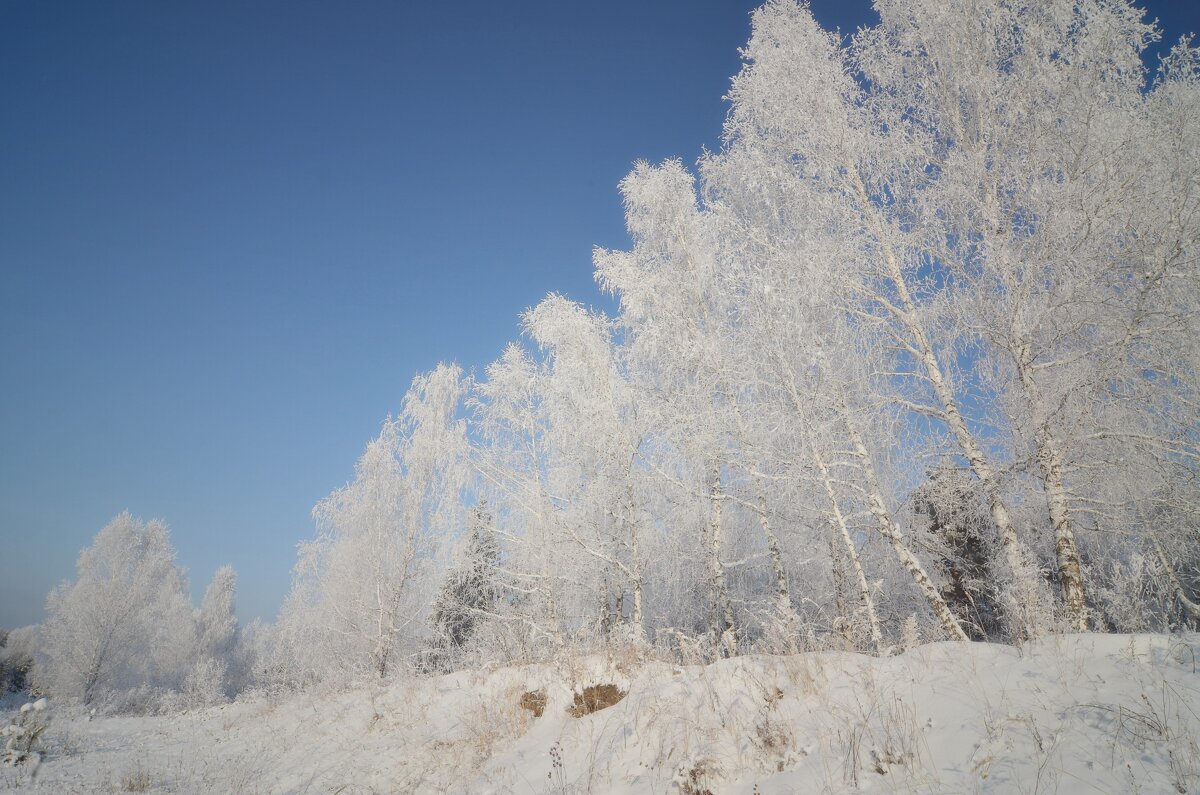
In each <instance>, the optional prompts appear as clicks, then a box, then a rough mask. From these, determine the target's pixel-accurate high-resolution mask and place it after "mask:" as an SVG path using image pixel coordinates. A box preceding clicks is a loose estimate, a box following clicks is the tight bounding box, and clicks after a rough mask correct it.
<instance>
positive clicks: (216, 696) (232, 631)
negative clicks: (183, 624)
mask: <svg viewBox="0 0 1200 795" xmlns="http://www.w3.org/2000/svg"><path fill="white" fill-rule="evenodd" d="M236 593H237V574H236V573H234V571H233V567H232V566H222V567H221V568H219V569H217V571H216V573H215V574H214V575H213V579H212V582H211V583H209V586H208V588H207V589H206V590H205V592H204V600H203V601H202V602H201V604H200V608H199V610H197V611H196V615H195V622H196V651H195V657H194V662H193V664H192V669H191V670H190V671H189V672H188V675H187V677H186V678H185V680H184V693H185V695H187V696H188V697H189V699H190V701H191V703H192V704H193V705H196V706H200V705H206V704H211V703H215V702H217V701H220V700H221V699H222V698H224V697H227V696H230V695H233V694H234V690H233V687H232V683H231V681H230V676H229V674H230V668H231V667H232V666H234V665H236V664H237V660H236V659H235V652H236V649H237V643H238V621H237V616H236V615H235V612H234V607H235V606H234V599H235V596H236Z"/></svg>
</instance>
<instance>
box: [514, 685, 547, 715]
mask: <svg viewBox="0 0 1200 795" xmlns="http://www.w3.org/2000/svg"><path fill="white" fill-rule="evenodd" d="M517 703H518V705H519V706H520V707H521V709H527V710H529V711H530V712H532V713H533V717H535V718H540V717H542V713H543V712H545V711H546V691H545V690H526V691H525V692H524V693H522V694H521V700H520V701H519V702H517Z"/></svg>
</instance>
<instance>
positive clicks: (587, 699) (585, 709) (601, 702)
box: [567, 685, 625, 718]
mask: <svg viewBox="0 0 1200 795" xmlns="http://www.w3.org/2000/svg"><path fill="white" fill-rule="evenodd" d="M623 698H625V691H624V690H622V689H620V688H619V687H617V686H616V685H589V686H588V687H585V688H584V689H583V692H582V693H576V694H575V706H573V707H571V708H570V709H568V710H567V712H568V713H569V714H570V715H571V717H572V718H582V717H583V716H584V715H591V714H592V713H593V712H599V711H600V710H602V709H607V708H608V707H611V706H612V705H613V704H616V703H617V702H618V701H620V700H621V699H623Z"/></svg>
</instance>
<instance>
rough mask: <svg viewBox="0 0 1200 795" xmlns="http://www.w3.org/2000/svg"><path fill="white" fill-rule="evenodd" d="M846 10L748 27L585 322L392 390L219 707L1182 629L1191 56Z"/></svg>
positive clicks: (649, 174)
mask: <svg viewBox="0 0 1200 795" xmlns="http://www.w3.org/2000/svg"><path fill="white" fill-rule="evenodd" d="M877 8H878V11H879V13H880V16H881V21H880V23H879V24H878V25H876V26H875V27H871V28H864V29H862V30H860V31H859V32H858V33H857V34H856V35H854V36H853V37H851V38H848V39H842V38H840V37H839V36H837V35H835V34H833V33H830V32H828V31H824V30H822V29H821V28H820V27H819V25H818V24H817V23H816V22H815V21H814V20H813V18H812V16H811V14H810V12H809V10H808V8H807V7H806V6H805V5H803V4H797V3H794V2H790V0H786V1H780V2H770V3H768V4H767V5H766V6H764V7H763V8H761V9H760V10H759V11H757V12H756V13H755V15H754V24H753V36H752V38H751V40H750V42H749V44H748V46H747V47H746V49H745V50H744V57H745V61H746V63H745V66H744V68H743V69H742V71H741V73H740V74H739V75H738V76H737V77H736V78H734V80H733V83H732V88H731V90H730V92H729V96H728V100H729V102H730V110H729V115H728V118H727V121H726V125H725V133H724V141H723V145H722V147H721V149H720V151H719V152H715V153H709V154H706V155H705V156H704V157H703V158H702V159H701V160H700V162H699V164H698V168H697V171H696V173H695V174H693V173H691V172H689V171H688V170H687V169H686V168H685V167H684V166H683V165H682V164H680V163H679V162H675V161H670V162H667V163H664V164H662V165H659V166H651V165H647V164H644V163H643V164H638V165H637V167H636V168H635V169H634V170H633V172H632V173H631V174H630V175H629V176H628V177H627V178H626V179H625V180H624V181H623V182H622V184H621V189H622V192H623V196H624V200H625V210H626V218H627V224H628V228H629V233H630V237H631V239H632V242H633V245H632V247H631V248H630V250H628V251H606V250H598V251H596V252H595V264H596V276H597V279H598V281H599V283H600V284H601V285H602V286H603V288H604V289H606V290H608V291H609V292H611V293H612V294H613V295H614V296H615V297H616V298H617V299H618V301H619V312H618V314H617V316H616V317H612V318H610V317H606V316H604V315H603V314H600V313H597V312H593V311H589V310H587V309H585V308H583V307H581V306H579V305H577V304H574V303H572V302H570V301H568V300H567V299H565V298H563V297H561V296H556V295H552V296H550V297H548V298H547V299H546V300H544V301H543V302H542V303H541V304H539V305H538V306H537V307H535V308H534V309H532V310H530V311H528V312H527V313H526V314H525V315H524V316H523V322H522V332H523V336H522V338H521V341H520V342H518V343H514V344H512V345H510V346H509V347H508V348H507V349H506V350H505V351H504V353H503V355H502V356H501V357H500V358H499V359H498V360H496V361H495V362H494V363H492V364H491V365H489V366H488V367H487V368H486V370H485V371H484V372H483V373H482V374H479V375H478V376H471V375H467V374H465V373H463V372H462V371H461V370H460V369H459V368H457V367H455V366H453V365H442V366H440V367H438V368H437V369H435V370H434V371H432V372H431V373H429V374H427V375H423V376H420V377H418V378H417V379H416V380H415V381H414V383H413V386H412V389H411V390H410V391H409V393H408V394H407V395H406V397H405V399H404V402H403V405H402V407H401V410H400V412H399V414H398V415H397V416H396V417H394V418H389V419H388V420H387V421H386V422H385V423H384V424H383V428H382V431H381V433H380V435H379V437H378V438H377V439H375V440H374V441H372V442H371V444H370V445H368V447H367V449H366V451H365V453H364V454H363V456H362V458H361V460H360V461H359V463H358V468H357V472H356V477H355V479H354V481H353V482H351V483H350V484H349V485H347V486H346V487H345V488H343V489H341V490H339V491H337V492H335V493H334V494H332V495H331V496H330V497H329V498H327V499H326V500H325V501H323V502H322V503H321V504H319V505H318V506H317V508H316V509H315V511H314V515H315V517H316V519H317V523H318V527H319V532H318V535H317V536H316V538H314V539H313V540H312V541H309V542H306V543H304V544H302V545H301V548H300V554H299V560H298V562H297V564H296V568H295V583H294V587H293V590H292V592H291V594H290V595H289V596H288V598H287V600H286V602H285V604H284V605H283V608H282V610H281V613H280V616H279V620H278V622H277V624H276V625H274V626H273V627H271V628H270V629H269V631H267V632H263V633H260V634H261V640H260V641H259V642H258V643H257V644H256V645H257V649H258V650H257V652H256V654H255V655H254V662H253V663H252V664H250V665H249V667H250V669H252V672H253V673H252V678H253V681H255V682H257V683H259V684H260V685H264V686H265V685H267V684H269V685H270V686H272V687H289V688H290V687H303V686H306V685H309V684H313V683H319V682H341V681H346V680H347V679H353V678H360V677H386V676H391V675H393V674H394V673H395V672H397V671H399V670H415V671H425V672H428V671H441V670H449V669H452V668H455V667H459V666H466V665H475V664H479V663H481V662H485V661H486V662H493V663H495V662H508V661H519V660H537V659H546V658H549V657H552V656H554V655H556V654H560V653H564V652H570V651H574V650H581V649H596V648H601V647H604V646H608V645H612V644H621V645H633V646H638V647H641V648H645V649H656V650H657V651H658V653H662V654H669V655H672V656H676V657H678V658H683V659H710V658H712V657H715V656H719V655H733V654H740V653H744V652H764V651H765V652H775V651H787V650H794V649H815V648H840V649H857V650H861V651H864V652H870V653H878V654H884V653H888V652H889V651H890V650H892V649H894V648H896V647H899V646H904V645H907V644H911V643H914V642H919V641H920V640H926V639H928V640H931V639H943V638H948V639H958V640H968V639H975V640H985V639H986V640H993V641H1001V642H1021V641H1023V640H1025V639H1028V638H1031V637H1034V636H1037V635H1039V634H1043V633H1048V632H1064V631H1120V632H1134V631H1172V630H1176V629H1180V628H1185V627H1191V628H1195V626H1196V622H1197V620H1198V619H1200V607H1198V606H1197V601H1198V600H1200V570H1198V565H1200V524H1198V521H1197V520H1198V518H1200V517H1198V515H1197V512H1198V510H1200V499H1198V498H1200V492H1198V489H1197V475H1198V474H1200V473H1198V471H1197V470H1198V466H1197V465H1198V463H1200V433H1198V430H1200V425H1198V413H1197V412H1198V410H1200V394H1198V390H1197V386H1198V380H1197V375H1198V370H1197V364H1198V363H1200V317H1198V315H1197V310H1198V309H1200V268H1198V266H1197V252H1198V247H1197V242H1198V238H1200V156H1198V155H1200V56H1198V55H1197V50H1196V49H1194V48H1192V47H1191V46H1190V44H1189V43H1187V42H1182V43H1180V44H1179V45H1178V46H1176V47H1175V48H1174V49H1172V50H1171V53H1170V55H1168V56H1167V57H1165V58H1164V59H1163V60H1162V63H1161V65H1160V68H1159V69H1158V70H1157V72H1156V73H1154V74H1148V73H1147V71H1146V69H1145V67H1144V66H1143V62H1142V56H1143V52H1144V50H1145V48H1146V47H1147V45H1148V44H1149V43H1150V42H1151V41H1152V40H1153V39H1154V38H1155V37H1156V36H1157V33H1156V30H1155V28H1154V27H1153V25H1152V24H1150V23H1146V22H1144V21H1143V20H1142V13H1141V12H1140V11H1139V10H1137V9H1136V8H1134V7H1132V6H1131V5H1129V4H1128V3H1126V2H1123V1H1122V0H1087V1H1086V2H1076V1H1075V0H1039V1H1038V2H1019V1H1018V0H1004V1H1003V2H995V3H989V4H984V5H983V6H971V7H968V6H966V5H963V4H946V3H944V2H937V1H935V0H906V1H905V2H891V1H890V0H881V1H880V2H878V3H877ZM81 565H82V560H81ZM81 574H82V570H81ZM56 599H57V601H55V600H56ZM66 607H67V603H66V601H65V597H62V596H59V597H55V598H52V600H51V614H52V616H53V615H55V614H56V613H59V612H63V611H65V610H66ZM179 615H180V616H182V615H183V613H182V612H180V613H179ZM52 620H53V619H52ZM171 621H173V622H175V623H176V624H178V623H179V622H180V621H182V619H179V618H175V619H171ZM184 623H186V622H184ZM48 626H52V624H51V622H48ZM190 626H193V627H195V626H196V625H195V622H194V621H193V622H192V624H191V625H190ZM189 631H191V632H192V634H193V636H194V637H198V635H197V633H198V632H199V630H198V629H195V628H193V629H192V630H189ZM200 634H203V633H200ZM46 637H47V638H50V637H53V635H52V633H50V632H49V631H48V630H47V631H46ZM193 642H194V641H193ZM180 643H181V642H180ZM185 645H186V644H185ZM179 648H183V646H179ZM52 657H53V655H52V654H50V653H49V652H47V656H46V659H47V660H49V659H52ZM139 664H142V665H150V664H151V661H150V660H148V659H141V661H140V663H139ZM154 665H158V663H154ZM163 666H164V667H162V668H161V669H160V668H155V669H154V671H160V670H161V671H173V672H174V673H172V674H170V676H175V677H176V678H178V676H179V672H180V670H181V669H179V668H177V667H172V666H171V665H170V664H163ZM85 668H86V667H85ZM229 670H233V669H231V668H227V669H226V671H229ZM137 675H138V676H140V677H149V678H153V677H154V676H160V674H159V673H154V672H151V671H149V670H146V671H140V672H138V674H137ZM161 676H167V674H165V673H164V674H161ZM167 678H168V679H169V678H170V677H169V676H167ZM87 681H88V680H87V677H84V679H83V681H82V682H80V681H76V680H72V684H71V686H72V687H74V688H75V689H76V691H80V690H81V689H82V691H83V692H85V693H86V690H87V688H86V685H87ZM130 681H133V680H132V679H130ZM139 681H140V680H139ZM162 681H166V679H163V680H162ZM223 681H224V680H223Z"/></svg>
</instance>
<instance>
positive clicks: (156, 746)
mask: <svg viewBox="0 0 1200 795" xmlns="http://www.w3.org/2000/svg"><path fill="white" fill-rule="evenodd" d="M1198 647H1200V635H1186V636H1182V637H1167V636H1160V635H1096V634H1089V635H1069V636H1058V637H1050V638H1046V639H1044V640H1041V641H1038V642H1035V643H1030V644H1027V645H1025V646H1024V647H1022V648H1013V647H1008V646H998V645H989V644H961V643H950V642H945V643H935V644H930V645H925V646H920V647H918V648H915V649H913V650H910V651H908V652H907V653H904V654H901V655H898V656H895V657H890V658H874V657H868V656H864V655H858V654H850V653H838V652H822V653H810V654H799V655H792V656H772V657H768V656H755V655H751V656H744V657H738V658H734V659H729V660H723V661H720V662H716V663H713V664H710V665H707V666H679V665H672V664H669V663H665V662H661V661H653V660H651V661H639V660H636V659H634V658H632V657H631V658H628V659H616V658H611V657H603V656H591V657H583V658H564V659H563V660H562V661H561V662H560V663H559V664H556V665H531V666H523V667H510V668H500V669H496V670H490V671H487V670H476V671H464V672H459V673H455V674H450V675H446V676H440V677H433V678H428V679H414V680H408V681H403V682H397V683H395V684H391V685H388V686H376V687H360V688H356V689H351V690H347V691H345V692H340V693H330V694H323V695H305V696H290V697H288V698H286V699H284V700H282V701H274V700H271V699H268V698H256V699H247V700H242V701H238V702H236V703H232V704H227V705H224V706H221V707H214V708H210V709H205V710H200V711H195V712H191V713H186V714H182V715H175V716H164V717H107V718H104V717H98V718H95V719H91V720H89V719H88V717H87V715H85V714H83V713H81V712H70V711H69V710H67V709H65V708H62V709H59V708H58V707H56V705H55V704H54V703H53V702H51V703H50V705H49V706H48V708H46V709H45V710H44V713H43V714H44V715H46V716H48V718H49V720H50V730H49V732H48V734H47V739H46V745H45V750H46V754H45V758H44V761H43V763H42V764H41V767H40V769H38V771H37V774H36V776H35V777H34V778H32V779H31V778H30V777H29V775H28V773H27V772H26V771H25V770H24V769H22V768H16V769H2V770H0V789H3V788H7V789H16V790H24V791H37V792H55V793H59V792H61V793H70V792H121V791H129V790H144V791H153V792H246V793H254V792H333V791H337V792H341V793H369V792H443V791H444V792H464V793H465V792H470V793H584V792H595V793H688V794H689V795H698V794H699V793H703V792H705V791H710V792H712V793H714V795H716V794H718V793H719V794H720V795H726V794H727V793H747V794H749V793H761V795H769V794H770V793H780V794H782V793H789V794H790V793H796V792H814V793H815V792H847V791H862V792H920V793H943V792H956V793H957V792H970V793H974V792H979V793H986V792H1005V793H1007V792H1030V793H1032V792H1095V793H1125V792H1141V793H1160V792H1165V793H1170V792H1181V793H1182V792H1196V791H1198V790H1200V750H1198V748H1197V742H1198V741H1200V677H1198V676H1197V663H1196V651H1197V648H1198ZM592 684H612V685H616V686H617V687H618V688H620V689H621V690H623V691H627V693H628V694H627V695H626V697H625V698H623V699H622V700H621V701H619V702H617V703H616V704H614V705H612V706H609V707H607V708H605V709H602V710H600V711H597V712H594V713H592V714H590V715H586V716H584V717H580V718H575V717H571V716H570V715H569V714H568V708H569V707H571V706H572V705H573V703H574V702H573V694H574V693H575V692H578V691H580V690H581V689H582V688H583V687H585V686H587V685H592ZM536 690H544V691H545V694H546V707H545V712H544V714H543V715H542V716H541V717H538V718H535V717H533V715H532V713H531V712H529V711H528V710H525V709H522V708H521V707H520V706H519V703H520V700H521V695H522V694H523V693H525V692H527V691H536ZM8 704H9V705H11V706H12V710H10V712H9V713H8V714H6V715H5V718H4V719H5V721H7V720H8V718H9V717H11V715H12V711H13V710H15V709H17V708H18V707H17V705H15V704H13V703H12V702H8Z"/></svg>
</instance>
